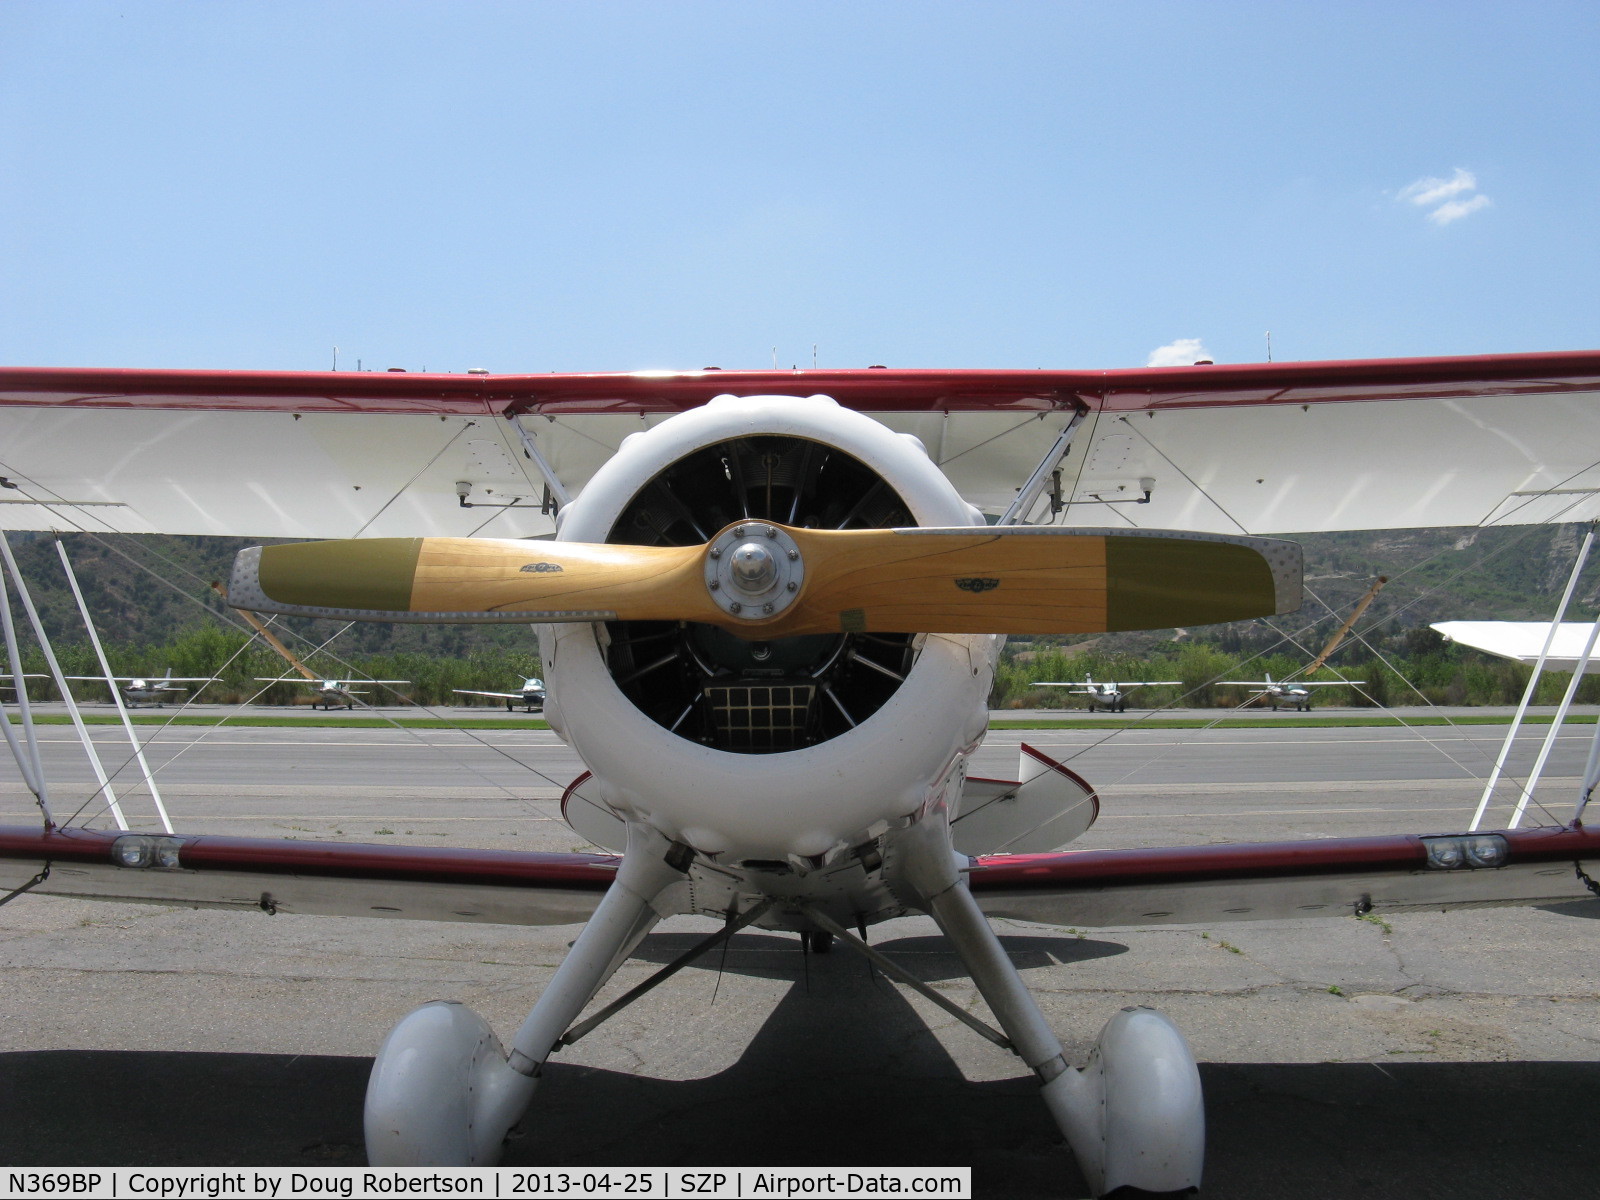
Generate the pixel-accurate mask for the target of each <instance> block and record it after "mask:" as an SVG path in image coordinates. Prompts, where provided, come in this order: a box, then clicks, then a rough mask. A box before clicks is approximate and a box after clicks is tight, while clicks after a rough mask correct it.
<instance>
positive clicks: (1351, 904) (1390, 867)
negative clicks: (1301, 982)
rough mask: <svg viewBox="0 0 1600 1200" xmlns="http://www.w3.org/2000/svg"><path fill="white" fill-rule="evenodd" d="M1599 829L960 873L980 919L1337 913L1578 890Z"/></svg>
mask: <svg viewBox="0 0 1600 1200" xmlns="http://www.w3.org/2000/svg"><path fill="white" fill-rule="evenodd" d="M1580 872H1583V873H1584V874H1588V875H1600V830H1589V829H1584V828H1582V827H1573V828H1538V829H1519V830H1501V831H1498V832H1494V833H1476V834H1441V835H1419V834H1392V835H1384V836H1381V837H1362V838H1327V839H1319V840H1316V841H1307V842H1276V843H1273V842H1267V843H1254V844H1249V843H1246V844H1238V845H1226V846H1189V847H1178V848H1160V849H1142V850H1079V851H1071V850H1067V851H1059V852H1056V853H1053V854H1020V855H1012V856H990V857H985V858H978V859H975V860H973V867H972V871H971V873H970V875H969V876H968V878H969V880H970V882H971V886H972V892H973V895H974V896H976V897H977V900H978V904H979V906H980V907H981V908H982V909H983V911H984V912H986V913H987V914H989V915H990V916H992V917H1013V918H1016V919H1018V920H1024V921H1038V922H1042V923H1044V924H1051V925H1076V926H1087V927H1090V928H1095V927H1110V926H1122V925H1151V924H1183V925H1187V924H1194V923H1198V922H1207V923H1209V922H1221V921H1248V920H1273V919H1281V918H1285V917H1339V916H1350V915H1352V914H1354V915H1357V916H1359V915H1364V914H1366V913H1368V912H1377V913H1400V912H1423V911H1439V910H1445V909H1451V908H1485V907H1497V906H1507V905H1530V904H1555V903H1562V902H1566V901H1571V900H1582V899H1588V898H1591V897H1592V896H1595V895H1600V893H1596V892H1593V891H1592V890H1591V886H1590V885H1589V884H1587V883H1586V882H1585V881H1584V874H1580Z"/></svg>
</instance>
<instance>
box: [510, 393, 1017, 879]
mask: <svg viewBox="0 0 1600 1200" xmlns="http://www.w3.org/2000/svg"><path fill="white" fill-rule="evenodd" d="M763 435H776V436H786V437H795V438H803V439H809V440H811V441H815V442H819V443H822V444H824V445H827V446H830V447H833V448H835V449H838V450H841V451H844V452H845V453H847V454H850V455H853V456H854V457H855V458H856V459H858V460H859V461H860V462H861V463H863V464H864V465H865V466H867V467H868V468H870V469H871V470H872V471H874V472H876V473H877V474H878V475H879V476H880V477H881V478H882V479H883V480H884V481H885V482H886V483H887V484H888V485H889V486H890V487H891V488H893V490H894V491H895V492H896V493H897V494H898V496H899V497H900V500H901V501H902V503H903V504H904V505H905V507H906V509H907V510H908V511H909V512H910V513H911V514H912V517H913V519H914V520H915V522H916V523H917V524H918V525H922V526H952V525H972V524H981V523H982V517H981V515H980V514H978V513H977V511H976V510H975V509H973V508H971V507H970V506H969V505H968V504H967V503H966V502H965V501H963V500H962V499H961V497H960V496H959V495H958V494H957V492H956V490H955V489H954V487H952V486H951V484H950V483H949V481H948V480H947V479H946V478H945V477H944V475H943V474H942V473H941V472H940V471H939V469H938V467H936V466H935V465H934V464H933V462H932V461H931V460H930V459H929V458H928V455H927V452H926V451H925V450H924V449H923V447H922V444H921V443H920V442H919V441H917V440H916V439H915V438H912V437H909V436H905V435H901V434H897V433H894V432H893V431H891V430H890V429H888V428H886V427H885V426H883V425H881V424H879V423H878V422H876V421H874V420H872V419H871V418H869V417H866V416H863V415H861V414H860V413H856V412H853V411H851V410H849V409H845V408H842V407H840V406H839V405H838V404H836V403H835V402H834V401H833V400H831V399H829V398H827V397H825V396H811V397H794V396H762V397H745V398H736V397H731V396H725V397H720V398H718V399H716V400H713V401H711V402H710V403H709V404H706V405H704V406H703V407H701V408H697V409H694V410H692V411H689V412H686V413H682V414H680V415H677V416H674V417H671V418H669V419H668V420H666V421H663V422H662V423H661V424H660V425H658V426H656V427H654V428H652V429H649V430H644V431H641V432H639V433H636V434H633V435H632V436H630V437H629V438H627V439H626V440H625V441H624V442H623V443H622V446H621V448H620V449H619V450H618V452H617V454H616V456H615V457H613V458H612V459H611V460H610V461H609V462H607V463H606V464H605V465H604V466H603V467H601V469H600V470H599V471H597V472H596V473H595V474H594V476H593V477H592V478H591V479H590V481H589V483H588V485H587V486H586V487H585V488H584V490H583V493H582V495H580V496H579V497H578V498H577V499H576V500H575V501H574V502H573V503H571V504H570V505H569V506H568V507H567V508H566V509H565V510H564V511H563V512H562V514H561V518H560V521H559V524H558V533H557V537H558V538H559V539H560V540H563V541H579V542H603V541H605V540H606V539H607V538H608V537H609V536H610V534H611V531H612V527H613V526H614V525H615V523H616V521H617V519H618V517H619V516H620V515H621V514H622V512H623V511H624V510H625V509H626V508H627V506H628V505H629V503H630V502H631V501H632V500H633V499H634V497H635V496H636V495H637V494H638V492H639V490H640V489H641V488H642V487H643V486H644V485H645V484H646V483H647V482H648V481H649V480H651V479H652V478H654V477H655V476H656V475H657V474H659V473H660V472H661V471H663V470H664V469H665V468H667V467H669V466H670V465H672V464H673V463H676V462H678V461H679V460H680V459H682V458H684V457H685V456H687V455H690V454H693V453H695V452H697V451H699V450H702V449H704V448H706V447H708V446H713V445H716V444H718V443H723V442H728V441H730V440H732V439H736V438H743V437H755V436H763ZM600 628H601V627H599V626H592V625H565V626H542V627H540V630H539V638H540V648H541V651H542V654H543V657H544V662H545V673H546V682H547V685H548V691H549V697H548V699H547V701H546V706H545V712H546V716H547V717H548V719H549V720H550V723H551V726H552V727H553V728H554V729H555V730H556V731H557V732H558V733H559V734H560V735H561V737H562V738H563V739H565V740H566V741H567V742H568V743H570V744H571V745H572V747H573V748H574V749H575V750H576V751H577V752H578V754H579V755H580V756H581V757H582V758H583V760H584V762H585V763H586V764H587V765H588V766H589V768H590V770H591V771H592V772H593V773H594V783H593V786H592V787H586V788H585V794H586V795H588V796H591V797H595V798H598V799H599V801H600V802H602V803H604V804H605V805H607V806H608V807H609V808H610V809H611V810H612V811H614V812H615V813H616V814H617V815H618V816H620V817H622V818H624V819H630V820H638V821H643V822H645V823H647V824H649V825H651V826H653V827H654V828H656V829H658V830H660V831H661V832H662V833H663V834H665V835H666V836H668V837H669V838H672V839H674V840H678V841H684V842H687V843H688V844H690V845H692V846H694V847H695V848H696V849H697V850H700V851H702V852H704V853H707V854H717V855H726V856H727V858H728V859H730V860H741V859H747V858H752V859H753V858H761V859H784V858H791V859H815V858H816V857H817V856H825V855H828V854H829V853H831V852H834V851H836V850H839V849H841V848H843V847H846V846H849V845H854V844H857V843H858V842H859V841H861V840H863V839H864V838H866V837H869V836H875V835H876V834H878V833H881V832H882V831H883V830H884V829H886V828H889V827H890V826H892V825H893V824H895V823H896V822H897V821H899V820H900V819H902V818H905V817H908V816H913V815H915V814H917V813H918V812H919V811H920V810H921V809H922V808H923V806H924V805H925V804H926V803H928V802H929V801H930V799H932V798H934V797H935V794H936V793H938V792H940V791H942V790H943V789H944V787H945V786H946V785H947V783H948V781H949V778H950V775H951V770H952V767H953V766H955V765H956V764H957V763H958V761H959V760H960V758H961V756H962V755H963V754H964V753H966V752H968V751H970V750H971V749H972V748H973V747H974V746H975V745H976V744H977V743H978V741H979V740H980V739H981V738H982V736H983V732H984V730H985V728H986V722H987V708H986V703H987V697H988V692H989V687H990V682H991V678H992V675H993V669H994V658H995V655H996V654H997V652H998V648H999V641H1000V639H998V638H994V637H990V636H947V635H932V636H929V637H927V638H926V640H925V641H924V643H923V645H922V648H921V651H920V653H919V655H918V656H917V659H916V662H915V664H914V665H913V666H912V668H911V671H910V674H909V675H908V676H907V678H906V681H905V683H904V684H903V685H901V686H900V687H899V689H898V690H897V691H896V692H895V693H894V695H892V696H891V697H890V698H889V699H888V700H887V702H885V703H884V705H883V706H882V707H881V708H880V709H879V710H878V711H877V712H875V713H874V714H873V715H872V716H870V717H868V718H867V719H866V720H863V721H862V722H861V723H860V724H859V725H858V726H856V727H855V728H853V729H851V730H849V731H848V732H846V733H843V734H841V735H840V736H837V737H835V738H832V739H831V740H829V741H828V742H826V743H825V744H823V745H818V746H811V747H807V748H804V749H799V750H792V751H787V752H782V753H776V754H759V755H756V754H738V753H730V752H727V751H723V750H718V749H714V748H711V747H708V746H704V745H701V744H698V743H695V742H691V741H688V740H686V739H685V738H682V737H679V736H678V735H677V734H674V733H672V732H670V731H669V730H667V729H665V728H663V727H662V726H661V725H659V724H657V723H656V722H655V721H653V720H651V719H650V718H649V717H648V716H646V715H645V714H644V713H642V712H640V711H639V710H638V708H636V707H635V706H634V704H633V703H632V701H630V700H629V699H628V697H627V696H626V695H624V693H623V692H622V691H621V690H620V689H619V688H618V686H617V684H616V683H615V682H614V681H613V679H612V678H611V676H610V674H609V672H608V670H607V667H606V662H605V658H604V655H603V652H602V650H601V646H600V643H599V641H598V640H597V634H598V631H599V630H600Z"/></svg>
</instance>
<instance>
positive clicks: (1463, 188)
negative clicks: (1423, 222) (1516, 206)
mask: <svg viewBox="0 0 1600 1200" xmlns="http://www.w3.org/2000/svg"><path fill="white" fill-rule="evenodd" d="M1470 193H1476V194H1475V195H1473V194H1470ZM1395 199H1396V200H1399V201H1402V202H1409V203H1411V204H1414V205H1416V206H1417V207H1418V208H1428V207H1430V206H1431V205H1438V207H1437V208H1435V209H1433V211H1432V212H1430V213H1429V214H1428V220H1430V221H1432V222H1433V223H1434V224H1435V225H1448V224H1450V222H1452V221H1459V220H1460V219H1461V218H1462V217H1465V216H1467V215H1469V214H1471V213H1475V212H1477V211H1478V210H1479V209H1480V208H1488V207H1489V205H1490V204H1492V203H1494V202H1493V201H1492V200H1490V199H1489V197H1487V196H1485V195H1484V194H1483V193H1482V192H1479V191H1478V177H1477V176H1476V175H1474V174H1473V173H1472V172H1471V171H1468V170H1466V169H1465V168H1463V167H1457V168H1456V171H1455V174H1454V175H1452V176H1450V178H1449V179H1438V178H1435V177H1434V176H1431V175H1430V176H1428V177H1427V178H1425V179H1418V180H1416V181H1415V182H1413V183H1408V184H1406V186H1405V187H1403V188H1401V189H1400V191H1399V193H1398V194H1397V195H1396V196H1395Z"/></svg>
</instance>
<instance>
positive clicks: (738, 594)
mask: <svg viewBox="0 0 1600 1200" xmlns="http://www.w3.org/2000/svg"><path fill="white" fill-rule="evenodd" d="M804 580H805V563H804V562H803V561H802V560H801V558H800V547H799V546H798V545H796V544H795V540H794V539H793V538H792V537H790V536H789V534H788V533H787V532H786V531H785V530H784V528H783V526H781V525H773V524H769V523H767V522H766V521H741V522H739V523H738V524H736V525H730V526H728V527H727V528H726V529H724V530H723V531H722V532H721V533H719V534H718V535H717V536H716V537H715V538H713V539H712V540H711V544H710V545H709V546H707V547H706V557H705V581H706V590H707V591H708V592H709V593H710V594H711V598H712V600H714V601H715V602H716V604H717V607H718V608H720V609H722V611H723V612H725V613H727V614H728V615H729V616H730V617H737V618H738V619H739V620H741V621H760V620H762V619H763V618H766V617H770V616H774V615H775V614H777V613H780V612H782V611H783V610H784V609H786V608H788V607H789V605H790V604H792V603H793V602H794V600H795V597H796V596H797V595H798V594H799V591H800V585H801V583H802V582H804Z"/></svg>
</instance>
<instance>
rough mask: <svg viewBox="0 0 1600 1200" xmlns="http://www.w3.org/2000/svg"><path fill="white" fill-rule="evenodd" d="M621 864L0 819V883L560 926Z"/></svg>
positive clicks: (158, 899)
mask: <svg viewBox="0 0 1600 1200" xmlns="http://www.w3.org/2000/svg"><path fill="white" fill-rule="evenodd" d="M620 861H621V860H620V859H618V858H616V857H614V856H612V855H607V854H546V853H523V852H512V851H503V850H456V849H444V848H438V847H416V848H413V847H398V846H374V845H365V844H361V843H349V842H312V841H304V842H302V841H289V840H287V839H278V838H237V837H212V836H210V835H203V836H193V837H190V836H184V835H182V834H179V835H162V834H143V833H133V834H130V833H115V832H109V831H102V830H96V829H83V828H72V829H59V830H54V831H51V832H45V831H43V830H41V829H37V828H31V827H18V826H0V888H3V889H5V891H7V892H14V891H15V890H17V889H22V888H26V889H27V890H29V891H34V892H38V893H40V894H42V895H49V896H72V897H76V898H79V899H87V900H118V901H124V902H133V903H144V904H165V905H174V906H178V907H183V908H234V909H240V910H247V909H261V910H264V911H266V912H269V913H279V912H287V913H308V914H316V915H320V916H342V917H406V918H410V919H413V920H429V921H483V922H489V923H493V924H504V925H566V924H569V923H572V922H576V921H585V920H588V918H589V915H590V913H592V912H593V911H594V908H595V905H597V904H599V903H600V897H601V896H603V895H604V894H605V890H606V888H608V887H609V886H610V885H611V880H612V877H613V876H614V875H615V874H616V870H617V864H618V863H619V862H620ZM41 876H42V878H41Z"/></svg>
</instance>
